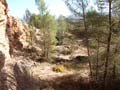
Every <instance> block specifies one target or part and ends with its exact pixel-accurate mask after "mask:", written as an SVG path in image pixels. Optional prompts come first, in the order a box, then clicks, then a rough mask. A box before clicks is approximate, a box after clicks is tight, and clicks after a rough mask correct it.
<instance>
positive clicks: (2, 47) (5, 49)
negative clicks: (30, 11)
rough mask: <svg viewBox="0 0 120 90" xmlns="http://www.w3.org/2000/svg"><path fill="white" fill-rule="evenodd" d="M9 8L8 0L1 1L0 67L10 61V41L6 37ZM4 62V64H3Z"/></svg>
mask: <svg viewBox="0 0 120 90" xmlns="http://www.w3.org/2000/svg"><path fill="white" fill-rule="evenodd" d="M7 12H8V7H7V3H6V0H0V52H1V53H0V67H1V66H4V65H3V64H4V61H5V60H9V59H10V55H9V40H8V37H7V35H6V26H7ZM1 62H2V63H1Z"/></svg>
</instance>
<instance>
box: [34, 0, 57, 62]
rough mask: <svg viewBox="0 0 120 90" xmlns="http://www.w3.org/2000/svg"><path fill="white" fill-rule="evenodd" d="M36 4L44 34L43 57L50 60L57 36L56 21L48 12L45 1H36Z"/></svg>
mask: <svg viewBox="0 0 120 90" xmlns="http://www.w3.org/2000/svg"><path fill="white" fill-rule="evenodd" d="M35 3H36V5H37V7H38V10H39V15H40V16H38V17H36V18H38V19H36V20H37V24H38V26H37V25H36V26H37V27H38V28H39V29H40V30H41V31H42V33H43V38H42V40H43V44H42V45H43V46H42V47H43V48H42V50H43V57H44V59H45V60H49V59H50V54H51V50H52V45H53V44H55V42H56V40H55V36H56V21H55V19H54V17H53V16H51V15H50V14H49V12H48V10H47V6H46V4H45V1H44V0H35Z"/></svg>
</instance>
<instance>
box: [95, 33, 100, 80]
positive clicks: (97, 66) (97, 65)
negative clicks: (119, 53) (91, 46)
mask: <svg viewBox="0 0 120 90" xmlns="http://www.w3.org/2000/svg"><path fill="white" fill-rule="evenodd" d="M99 47H100V42H99V35H98V40H97V61H96V81H97V80H98V75H99V70H98V69H99Z"/></svg>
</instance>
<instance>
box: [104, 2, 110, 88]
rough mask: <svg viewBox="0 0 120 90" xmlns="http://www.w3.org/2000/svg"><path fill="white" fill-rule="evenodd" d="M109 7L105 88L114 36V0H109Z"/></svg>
mask: <svg viewBox="0 0 120 90" xmlns="http://www.w3.org/2000/svg"><path fill="white" fill-rule="evenodd" d="M108 8H109V15H108V17H109V22H108V23H109V34H108V38H107V52H106V59H105V71H104V78H103V79H104V89H105V88H106V78H107V74H108V63H109V55H110V45H111V37H112V13H111V12H112V0H108Z"/></svg>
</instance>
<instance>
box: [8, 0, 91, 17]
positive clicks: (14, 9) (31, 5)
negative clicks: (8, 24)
mask: <svg viewBox="0 0 120 90" xmlns="http://www.w3.org/2000/svg"><path fill="white" fill-rule="evenodd" d="M7 1H8V5H9V9H10V12H9V13H10V15H12V16H15V17H18V18H22V17H23V15H24V14H25V10H26V9H29V10H30V11H31V12H32V13H38V10H37V7H36V5H35V0H7ZM91 1H92V0H91ZM45 2H46V4H47V6H48V10H49V11H50V13H51V14H52V15H55V16H57V17H58V16H59V15H64V16H69V15H70V14H71V13H70V11H69V9H68V8H67V7H66V5H65V3H64V2H63V0H45ZM90 4H91V3H90Z"/></svg>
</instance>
